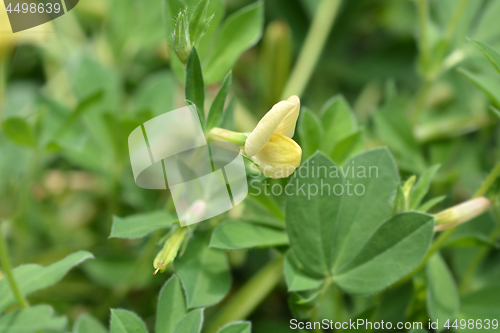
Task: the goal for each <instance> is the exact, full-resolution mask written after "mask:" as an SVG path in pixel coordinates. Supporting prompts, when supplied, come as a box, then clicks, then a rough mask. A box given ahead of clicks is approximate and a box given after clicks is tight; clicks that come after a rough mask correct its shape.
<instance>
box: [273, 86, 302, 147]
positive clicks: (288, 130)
mask: <svg viewBox="0 0 500 333" xmlns="http://www.w3.org/2000/svg"><path fill="white" fill-rule="evenodd" d="M287 102H290V103H292V104H293V105H294V107H293V108H292V110H291V111H290V112H288V114H287V115H286V117H285V118H284V119H283V120H282V121H281V123H280V124H279V126H278V128H277V129H276V131H275V133H281V134H283V135H285V136H287V137H289V138H291V137H293V134H294V133H295V125H296V124H297V119H298V118H299V112H300V100H299V97H298V96H295V95H293V96H291V97H290V98H288V99H287Z"/></svg>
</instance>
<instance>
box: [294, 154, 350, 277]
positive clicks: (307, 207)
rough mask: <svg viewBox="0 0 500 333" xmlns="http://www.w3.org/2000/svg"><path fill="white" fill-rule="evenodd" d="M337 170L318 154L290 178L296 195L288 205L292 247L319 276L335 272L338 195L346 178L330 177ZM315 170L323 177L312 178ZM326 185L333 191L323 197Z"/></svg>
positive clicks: (295, 253) (302, 260)
mask: <svg viewBox="0 0 500 333" xmlns="http://www.w3.org/2000/svg"><path fill="white" fill-rule="evenodd" d="M334 168H336V166H335V164H334V163H333V162H332V161H331V160H330V159H329V158H328V157H326V156H325V155H324V154H322V153H320V152H317V153H315V154H314V155H313V156H311V158H309V159H308V160H307V161H305V162H304V163H303V164H302V166H301V167H300V168H298V169H297V170H296V171H295V176H294V177H293V178H291V179H290V183H289V185H288V186H289V187H290V188H289V192H290V193H292V195H289V196H288V198H287V201H286V205H285V212H286V213H285V216H286V231H287V233H288V237H289V239H290V247H291V249H292V251H293V253H294V255H295V257H296V258H297V259H298V261H299V262H300V263H301V265H302V266H303V267H304V268H305V269H306V270H307V271H308V272H309V273H310V274H314V275H319V276H327V275H329V274H330V272H331V266H332V262H333V245H334V243H333V242H334V233H335V223H334V222H335V217H336V216H338V212H339V210H340V203H341V198H342V197H341V196H339V195H336V194H335V193H334V192H335V190H337V193H338V192H339V191H340V190H339V188H342V186H343V179H342V178H341V177H329V173H330V172H331V170H332V169H334ZM319 170H322V171H321V172H319ZM314 171H316V173H318V172H319V173H320V174H319V175H317V174H316V175H315V176H312V172H314ZM303 175H304V176H305V177H304V176H303ZM324 184H326V186H328V188H329V190H328V192H327V193H322V194H321V195H320V191H321V190H322V186H323V185H324ZM336 186H337V187H336Z"/></svg>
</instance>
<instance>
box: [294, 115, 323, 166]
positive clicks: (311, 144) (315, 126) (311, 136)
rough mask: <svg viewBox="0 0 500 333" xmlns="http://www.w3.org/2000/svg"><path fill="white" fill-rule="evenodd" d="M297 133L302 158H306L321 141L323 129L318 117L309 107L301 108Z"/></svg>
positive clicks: (314, 150) (318, 146) (316, 148)
mask: <svg viewBox="0 0 500 333" xmlns="http://www.w3.org/2000/svg"><path fill="white" fill-rule="evenodd" d="M299 135H300V142H301V147H302V158H303V159H307V158H309V157H310V156H311V155H312V154H314V153H315V152H316V151H317V150H318V149H319V148H320V145H321V142H322V141H323V129H322V127H321V123H320V121H319V119H318V117H317V116H316V115H315V114H314V113H313V112H312V111H311V110H309V109H303V110H302V117H301V119H300V124H299Z"/></svg>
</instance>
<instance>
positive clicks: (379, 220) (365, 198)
mask: <svg viewBox="0 0 500 333" xmlns="http://www.w3.org/2000/svg"><path fill="white" fill-rule="evenodd" d="M348 168H349V169H348ZM342 172H344V173H345V180H344V183H345V186H344V187H345V192H347V191H348V190H349V188H348V187H347V181H349V183H350V184H352V185H351V186H352V187H351V191H353V190H356V187H357V191H358V193H362V192H361V190H362V189H363V190H364V193H363V194H362V195H352V193H351V195H348V193H344V195H343V197H342V209H341V211H340V215H339V216H338V217H337V218H336V221H337V222H336V224H337V225H336V231H335V233H334V240H333V241H332V242H333V244H334V254H335V266H334V268H335V270H337V269H339V268H340V267H342V266H344V265H346V264H347V263H348V262H349V261H351V259H352V258H353V257H354V256H355V255H356V254H357V253H358V252H359V251H360V250H361V247H362V246H363V245H364V244H365V243H366V242H367V241H368V239H370V237H372V235H373V233H374V232H375V230H377V229H378V228H379V227H380V226H381V225H382V224H383V223H384V222H385V221H386V220H387V219H388V218H389V217H390V216H391V215H392V208H393V205H392V201H393V198H394V197H395V195H396V191H397V187H398V185H399V182H400V180H399V173H398V170H397V168H396V165H395V163H394V160H393V158H392V156H391V154H390V153H389V151H388V150H387V149H384V148H381V149H375V150H371V151H368V152H365V153H363V154H360V155H358V156H356V157H354V158H353V159H352V160H350V161H348V162H347V163H346V164H345V165H344V167H343V169H341V170H340V171H339V173H342ZM331 204H332V203H326V205H331ZM331 219H332V218H331V217H330V222H329V223H331V224H333V223H332V222H331Z"/></svg>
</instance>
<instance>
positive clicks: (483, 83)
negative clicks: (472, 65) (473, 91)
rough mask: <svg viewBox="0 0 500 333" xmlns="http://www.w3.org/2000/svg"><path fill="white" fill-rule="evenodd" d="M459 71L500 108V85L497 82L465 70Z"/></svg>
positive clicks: (460, 69)
mask: <svg viewBox="0 0 500 333" xmlns="http://www.w3.org/2000/svg"><path fill="white" fill-rule="evenodd" d="M458 71H459V72H460V73H461V74H463V75H464V76H465V77H466V78H468V79H469V80H471V81H472V83H474V84H475V85H476V86H477V87H478V88H479V89H481V90H482V91H483V92H484V93H485V94H486V95H487V96H488V97H489V99H490V100H491V102H492V103H493V104H495V106H496V107H497V108H500V84H499V83H498V82H497V80H495V79H493V78H490V77H489V76H487V75H484V74H474V73H471V72H469V71H468V70H466V69H464V68H459V69H458Z"/></svg>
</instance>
